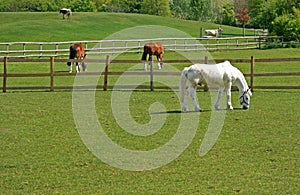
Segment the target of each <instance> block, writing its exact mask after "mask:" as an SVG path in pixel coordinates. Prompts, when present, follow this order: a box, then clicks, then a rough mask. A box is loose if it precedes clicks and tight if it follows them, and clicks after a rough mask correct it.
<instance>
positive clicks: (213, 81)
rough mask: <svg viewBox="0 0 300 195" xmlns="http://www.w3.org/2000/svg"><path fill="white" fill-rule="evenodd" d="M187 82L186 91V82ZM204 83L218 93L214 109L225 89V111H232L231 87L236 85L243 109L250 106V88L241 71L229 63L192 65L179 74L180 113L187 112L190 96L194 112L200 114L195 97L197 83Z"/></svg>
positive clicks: (217, 106)
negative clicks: (233, 84)
mask: <svg viewBox="0 0 300 195" xmlns="http://www.w3.org/2000/svg"><path fill="white" fill-rule="evenodd" d="M187 81H188V89H187V88H186V82H187ZM201 82H205V83H207V85H208V86H209V87H218V88H219V92H218V96H217V99H216V103H215V105H214V108H215V109H216V110H218V109H220V107H219V102H220V98H221V96H222V93H223V91H224V89H225V91H226V95H227V109H228V110H232V109H233V107H232V104H231V86H232V83H234V82H235V83H236V84H237V87H238V89H239V92H240V103H241V105H242V106H243V109H248V108H249V106H250V96H251V95H252V93H251V90H250V88H249V87H248V85H247V82H246V80H245V77H244V75H243V73H241V71H239V70H238V69H237V68H236V67H234V66H232V65H231V64H230V62H229V61H225V62H223V63H219V64H215V65H208V64H194V65H192V66H190V67H186V68H184V70H183V71H182V73H181V79H180V91H181V103H182V112H187V111H188V109H187V103H188V96H189V95H191V97H192V99H193V102H194V108H195V111H199V112H201V111H202V109H201V108H200V106H199V104H198V100H197V96H196V89H197V85H198V83H201Z"/></svg>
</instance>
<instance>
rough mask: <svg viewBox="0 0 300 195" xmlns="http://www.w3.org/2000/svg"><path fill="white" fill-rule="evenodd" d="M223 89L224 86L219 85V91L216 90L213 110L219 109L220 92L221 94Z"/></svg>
mask: <svg viewBox="0 0 300 195" xmlns="http://www.w3.org/2000/svg"><path fill="white" fill-rule="evenodd" d="M223 91H224V87H220V88H219V91H218V96H217V99H216V103H215V110H219V109H220V105H219V104H220V99H221V97H222V94H223Z"/></svg>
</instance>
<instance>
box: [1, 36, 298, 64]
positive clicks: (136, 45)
mask: <svg viewBox="0 0 300 195" xmlns="http://www.w3.org/2000/svg"><path fill="white" fill-rule="evenodd" d="M271 39H272V40H273V41H272V42H271V41H270V40H271ZM274 40H276V41H274ZM150 41H153V42H157V41H159V42H162V44H163V45H164V47H165V50H166V51H177V52H178V51H181V52H182V51H186V52H187V51H201V50H237V49H239V50H240V49H255V48H261V47H263V45H266V44H267V45H271V44H279V45H283V44H285V40H284V38H283V37H278V36H272V37H271V36H247V37H229V38H216V37H211V38H157V39H138V40H95V41H73V42H8V43H0V59H2V58H4V57H5V56H9V57H20V58H32V57H39V58H43V57H47V58H49V57H59V56H68V55H69V46H70V44H73V43H81V44H83V45H84V47H85V50H86V51H87V54H89V55H99V54H102V55H103V54H104V55H114V54H120V53H128V52H141V51H142V48H143V46H144V44H145V43H146V42H150ZM295 43H296V44H299V42H295Z"/></svg>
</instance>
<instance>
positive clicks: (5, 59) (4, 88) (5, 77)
mask: <svg viewBox="0 0 300 195" xmlns="http://www.w3.org/2000/svg"><path fill="white" fill-rule="evenodd" d="M7 62H8V58H7V57H6V56H5V57H4V67H3V89H2V90H3V93H5V92H6V80H7Z"/></svg>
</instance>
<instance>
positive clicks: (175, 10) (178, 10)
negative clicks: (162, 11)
mask: <svg viewBox="0 0 300 195" xmlns="http://www.w3.org/2000/svg"><path fill="white" fill-rule="evenodd" d="M189 2H190V0H173V1H170V9H171V13H172V16H173V17H175V18H179V19H188V18H189V10H190V6H189Z"/></svg>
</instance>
